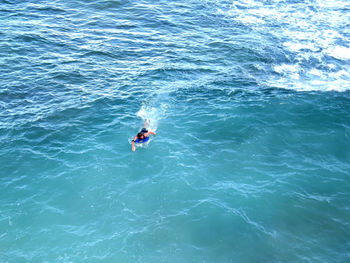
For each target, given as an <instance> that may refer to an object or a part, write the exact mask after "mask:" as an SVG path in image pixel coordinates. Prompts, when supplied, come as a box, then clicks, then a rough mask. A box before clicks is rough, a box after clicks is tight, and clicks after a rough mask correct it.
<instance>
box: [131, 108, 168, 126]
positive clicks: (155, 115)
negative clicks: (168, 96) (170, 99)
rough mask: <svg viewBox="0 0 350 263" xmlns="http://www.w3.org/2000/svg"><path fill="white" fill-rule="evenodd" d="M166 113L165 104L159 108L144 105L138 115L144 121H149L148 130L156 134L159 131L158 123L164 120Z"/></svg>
mask: <svg viewBox="0 0 350 263" xmlns="http://www.w3.org/2000/svg"><path fill="white" fill-rule="evenodd" d="M165 111H166V105H165V104H161V105H160V106H159V107H155V106H148V105H142V106H141V108H140V110H139V111H138V112H137V113H136V115H137V117H140V118H141V119H142V120H143V121H145V120H147V129H148V130H151V131H154V132H155V131H157V129H158V123H159V121H160V120H161V119H162V118H163V116H164V114H165Z"/></svg>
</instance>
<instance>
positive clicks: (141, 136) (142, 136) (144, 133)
mask: <svg viewBox="0 0 350 263" xmlns="http://www.w3.org/2000/svg"><path fill="white" fill-rule="evenodd" d="M150 134H153V135H156V133H155V132H153V131H148V130H147V120H145V123H144V124H143V128H142V130H141V131H140V132H139V133H138V134H137V135H136V136H135V138H134V139H133V140H132V143H131V148H132V150H133V151H135V142H136V143H144V142H147V141H148V140H149V137H148V136H149V135H150Z"/></svg>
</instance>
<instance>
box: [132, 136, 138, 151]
mask: <svg viewBox="0 0 350 263" xmlns="http://www.w3.org/2000/svg"><path fill="white" fill-rule="evenodd" d="M136 139H137V136H135V138H134V139H133V140H132V142H131V149H132V151H133V152H134V151H135V141H136Z"/></svg>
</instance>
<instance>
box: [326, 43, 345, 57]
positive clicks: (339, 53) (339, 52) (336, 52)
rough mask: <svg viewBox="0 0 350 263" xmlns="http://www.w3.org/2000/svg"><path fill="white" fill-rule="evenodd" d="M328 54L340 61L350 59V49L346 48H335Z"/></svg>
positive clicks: (328, 51)
mask: <svg viewBox="0 0 350 263" xmlns="http://www.w3.org/2000/svg"><path fill="white" fill-rule="evenodd" d="M327 54H328V55H330V56H332V57H334V58H336V59H340V60H348V59H350V48H349V47H344V46H335V47H331V48H329V49H328V50H327Z"/></svg>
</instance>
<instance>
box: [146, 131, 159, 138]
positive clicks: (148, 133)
mask: <svg viewBox="0 0 350 263" xmlns="http://www.w3.org/2000/svg"><path fill="white" fill-rule="evenodd" d="M150 134H153V135H156V133H155V132H153V131H149V132H146V133H145V137H147V136H148V135H150Z"/></svg>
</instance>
